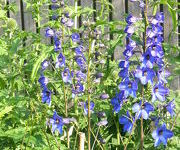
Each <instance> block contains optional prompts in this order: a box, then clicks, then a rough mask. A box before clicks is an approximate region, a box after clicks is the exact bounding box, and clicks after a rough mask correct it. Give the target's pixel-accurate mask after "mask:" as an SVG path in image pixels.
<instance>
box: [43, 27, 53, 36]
mask: <svg viewBox="0 0 180 150" xmlns="http://www.w3.org/2000/svg"><path fill="white" fill-rule="evenodd" d="M54 35H55V32H54V30H53V29H51V28H47V29H46V33H45V36H46V37H53V36H54Z"/></svg>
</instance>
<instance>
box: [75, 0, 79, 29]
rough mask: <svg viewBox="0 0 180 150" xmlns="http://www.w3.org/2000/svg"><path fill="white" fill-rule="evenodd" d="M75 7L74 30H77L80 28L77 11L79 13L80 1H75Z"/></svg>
mask: <svg viewBox="0 0 180 150" xmlns="http://www.w3.org/2000/svg"><path fill="white" fill-rule="evenodd" d="M74 7H75V15H76V16H75V19H74V22H75V23H74V28H75V29H77V26H78V16H77V11H78V1H77V0H75V1H74Z"/></svg>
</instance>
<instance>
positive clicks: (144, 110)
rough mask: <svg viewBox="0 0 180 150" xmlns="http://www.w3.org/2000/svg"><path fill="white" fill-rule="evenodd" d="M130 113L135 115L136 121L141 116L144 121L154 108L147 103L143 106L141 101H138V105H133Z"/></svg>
mask: <svg viewBox="0 0 180 150" xmlns="http://www.w3.org/2000/svg"><path fill="white" fill-rule="evenodd" d="M132 111H133V112H134V113H136V118H137V119H139V118H140V117H141V116H142V117H143V119H145V120H146V119H148V118H149V113H150V112H151V111H154V107H153V106H152V105H151V104H150V103H148V102H145V103H144V104H142V101H140V102H139V103H135V104H134V105H133V107H132Z"/></svg>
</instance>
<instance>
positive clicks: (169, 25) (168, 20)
mask: <svg viewBox="0 0 180 150" xmlns="http://www.w3.org/2000/svg"><path fill="white" fill-rule="evenodd" d="M164 16H165V20H164V41H165V42H167V43H170V44H172V45H174V46H177V45H178V35H177V34H175V33H172V34H171V38H169V36H170V33H171V31H172V30H173V22H172V17H171V15H170V13H169V11H168V8H167V6H164ZM177 32H178V31H177ZM172 55H176V54H174V53H173V52H172ZM173 67H174V66H172V68H171V69H172V70H173ZM179 80H180V78H179V76H178V75H174V80H173V81H172V82H171V88H172V89H174V90H177V89H180V84H179V83H180V81H179Z"/></svg>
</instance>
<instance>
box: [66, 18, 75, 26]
mask: <svg viewBox="0 0 180 150" xmlns="http://www.w3.org/2000/svg"><path fill="white" fill-rule="evenodd" d="M73 25H74V22H73V20H72V19H68V21H67V22H66V26H67V27H69V28H70V27H72V26H73Z"/></svg>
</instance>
